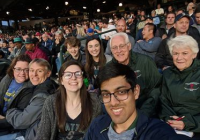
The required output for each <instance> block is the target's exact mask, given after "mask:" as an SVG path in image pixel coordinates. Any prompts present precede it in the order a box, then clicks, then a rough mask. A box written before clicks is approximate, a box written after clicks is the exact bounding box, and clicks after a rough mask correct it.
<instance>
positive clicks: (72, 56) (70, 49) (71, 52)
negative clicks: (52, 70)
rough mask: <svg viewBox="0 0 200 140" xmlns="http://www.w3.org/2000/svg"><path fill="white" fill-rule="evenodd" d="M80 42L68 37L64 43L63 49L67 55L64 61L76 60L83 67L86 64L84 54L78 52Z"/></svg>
mask: <svg viewBox="0 0 200 140" xmlns="http://www.w3.org/2000/svg"><path fill="white" fill-rule="evenodd" d="M80 45H81V44H80V41H79V40H78V39H77V38H76V37H69V38H67V39H66V41H65V47H66V49H67V54H66V56H65V60H64V62H66V61H69V60H76V61H78V62H80V63H81V64H82V65H83V66H84V65H85V63H86V60H85V59H86V58H85V54H83V53H82V52H81V51H80Z"/></svg>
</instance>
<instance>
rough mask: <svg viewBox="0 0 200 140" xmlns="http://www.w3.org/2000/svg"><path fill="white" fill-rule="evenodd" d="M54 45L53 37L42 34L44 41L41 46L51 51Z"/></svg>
mask: <svg viewBox="0 0 200 140" xmlns="http://www.w3.org/2000/svg"><path fill="white" fill-rule="evenodd" d="M52 45H53V42H52V40H51V39H49V35H48V34H45V33H44V34H43V35H42V42H41V46H40V47H44V48H47V49H48V50H49V51H51V50H52Z"/></svg>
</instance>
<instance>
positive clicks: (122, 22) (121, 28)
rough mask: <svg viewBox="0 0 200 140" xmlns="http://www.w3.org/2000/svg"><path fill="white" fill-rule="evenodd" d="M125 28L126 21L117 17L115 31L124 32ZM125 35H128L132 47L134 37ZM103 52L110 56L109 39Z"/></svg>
mask: <svg viewBox="0 0 200 140" xmlns="http://www.w3.org/2000/svg"><path fill="white" fill-rule="evenodd" d="M126 29H127V25H126V21H125V20H124V19H119V20H118V21H117V25H116V30H117V32H118V33H120V32H124V33H125V32H126ZM127 35H128V39H129V41H130V43H131V48H132V49H133V47H134V45H135V39H134V38H133V37H132V36H131V35H130V34H127ZM105 54H106V55H111V56H112V53H111V50H110V40H109V41H108V43H107V47H106V51H105Z"/></svg>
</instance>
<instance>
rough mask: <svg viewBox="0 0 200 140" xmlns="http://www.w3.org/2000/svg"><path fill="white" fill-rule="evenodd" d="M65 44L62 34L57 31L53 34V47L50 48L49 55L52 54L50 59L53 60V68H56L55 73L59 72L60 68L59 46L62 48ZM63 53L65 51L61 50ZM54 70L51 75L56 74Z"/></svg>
mask: <svg viewBox="0 0 200 140" xmlns="http://www.w3.org/2000/svg"><path fill="white" fill-rule="evenodd" d="M64 42H65V38H64V35H63V32H61V31H57V32H55V40H54V42H53V47H52V51H51V54H52V58H53V60H52V61H53V64H52V65H53V68H56V69H57V72H58V71H59V69H60V67H61V61H60V58H59V57H60V48H61V46H63V44H64ZM62 51H63V53H65V52H66V49H65V48H63V50H62ZM55 71H56V70H55V69H53V74H54V73H56V72H55Z"/></svg>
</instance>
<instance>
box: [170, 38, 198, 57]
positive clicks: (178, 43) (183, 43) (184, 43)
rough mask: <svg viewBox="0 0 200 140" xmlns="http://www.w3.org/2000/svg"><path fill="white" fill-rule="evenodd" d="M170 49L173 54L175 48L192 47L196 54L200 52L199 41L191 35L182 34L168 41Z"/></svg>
mask: <svg viewBox="0 0 200 140" xmlns="http://www.w3.org/2000/svg"><path fill="white" fill-rule="evenodd" d="M167 44H168V46H169V51H170V54H171V55H172V51H173V48H174V47H176V48H190V49H191V50H192V52H193V53H194V54H197V53H198V52H199V47H198V43H197V42H196V40H195V39H194V38H192V37H191V36H189V35H180V36H177V37H175V38H171V39H170V40H169V41H168V43H167Z"/></svg>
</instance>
